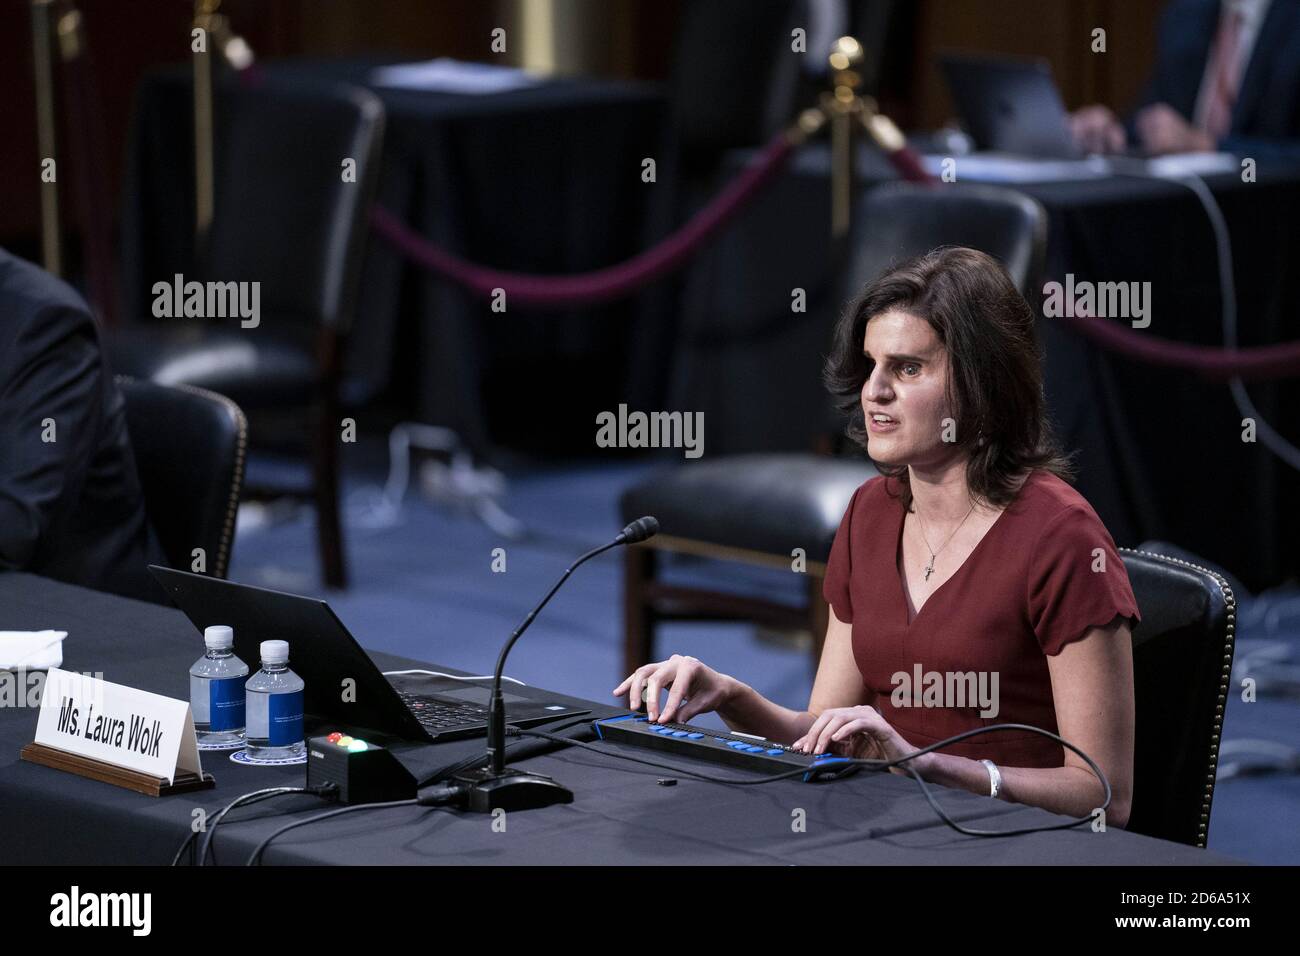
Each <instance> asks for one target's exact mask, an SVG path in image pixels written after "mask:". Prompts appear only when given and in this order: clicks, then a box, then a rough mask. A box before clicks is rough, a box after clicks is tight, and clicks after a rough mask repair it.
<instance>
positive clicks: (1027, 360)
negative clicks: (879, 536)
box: [823, 246, 1073, 510]
mask: <svg viewBox="0 0 1300 956" xmlns="http://www.w3.org/2000/svg"><path fill="white" fill-rule="evenodd" d="M894 310H897V311H900V312H906V313H908V314H909V315H914V316H916V317H917V318H920V319H924V320H925V321H926V322H928V323H930V327H931V328H933V329H934V331H935V334H936V335H937V336H938V337H939V341H940V342H942V343H943V346H944V348H945V349H946V350H947V352H948V367H949V378H948V383H947V397H948V402H949V405H950V407H951V408H952V409H953V415H954V417H955V419H956V422H957V442H956V445H957V447H959V448H965V449H966V450H967V451H968V452H969V454H970V458H969V461H968V463H967V466H966V483H967V486H968V487H969V488H970V490H971V492H972V493H973V494H975V495H978V496H979V497H981V498H983V499H984V500H985V501H988V502H991V503H993V504H997V505H1006V504H1009V503H1010V502H1011V500H1012V499H1014V498H1015V496H1016V492H1017V491H1018V490H1019V488H1020V484H1021V479H1022V478H1023V477H1024V476H1025V475H1027V473H1028V472H1029V471H1032V470H1033V469H1037V468H1042V469H1045V470H1047V471H1050V472H1052V473H1053V474H1055V475H1057V476H1059V477H1060V478H1063V479H1065V480H1067V481H1069V480H1071V479H1072V478H1073V467H1072V465H1071V463H1070V461H1069V459H1068V458H1067V457H1066V456H1065V455H1063V454H1062V452H1061V450H1060V447H1059V446H1058V445H1057V442H1056V439H1055V436H1054V435H1053V433H1052V428H1051V423H1050V422H1049V421H1048V418H1047V407H1046V402H1045V400H1044V398H1043V369H1042V359H1041V353H1040V350H1039V346H1038V340H1037V337H1036V335H1035V330H1034V313H1033V310H1032V309H1030V307H1029V303H1027V302H1026V301H1025V300H1024V297H1023V296H1021V295H1020V293H1019V292H1018V291H1017V290H1016V287H1015V285H1014V283H1012V281H1011V277H1010V276H1008V275H1007V272H1006V269H1004V268H1003V267H1002V264H1001V263H999V262H998V261H997V260H996V259H994V258H993V257H992V256H989V255H986V254H985V253H983V252H979V251H977V250H975V249H966V248H961V247H953V246H945V247H941V248H938V249H934V250H932V251H930V252H928V253H926V254H924V255H921V256H917V257H916V258H914V259H909V260H907V261H906V262H902V263H900V264H898V265H896V266H894V267H893V268H891V269H889V270H888V271H886V272H885V273H884V274H883V275H881V276H880V278H878V279H876V280H875V281H874V282H872V283H871V284H870V285H868V286H867V287H866V288H865V289H864V290H863V291H862V292H861V293H860V294H859V295H858V296H857V297H856V298H855V299H854V300H853V301H852V302H851V303H850V304H849V306H848V307H847V308H846V309H845V311H844V314H843V315H842V316H841V317H840V320H839V322H838V324H837V325H836V328H835V338H834V344H833V346H832V351H831V354H830V356H829V357H828V358H827V360H826V368H825V372H824V376H823V377H824V379H825V382H826V387H827V388H828V389H829V390H830V391H831V393H832V394H834V395H835V396H836V404H837V405H838V406H839V408H840V409H841V410H842V411H844V412H846V413H847V414H848V416H849V421H848V427H847V429H846V434H847V435H848V437H849V438H850V439H852V440H853V441H854V442H856V443H857V444H859V445H861V446H862V447H863V448H864V449H865V448H866V447H867V430H866V420H865V419H866V416H865V413H864V412H863V410H862V395H861V393H862V386H863V385H864V384H865V383H866V380H867V375H868V371H867V359H866V356H865V355H864V354H863V344H864V340H865V336H866V331H867V322H869V321H870V320H871V319H873V318H874V317H876V316H878V315H883V314H884V313H886V312H890V311H894ZM877 468H878V469H879V471H880V473H881V474H883V475H886V476H887V477H890V478H893V479H895V480H897V481H898V482H899V484H900V496H901V498H902V502H903V506H904V507H905V508H907V509H908V510H911V507H912V490H911V487H910V486H909V484H908V471H907V466H906V465H898V466H882V465H877Z"/></svg>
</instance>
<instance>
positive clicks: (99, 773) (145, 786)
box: [20, 743, 217, 797]
mask: <svg viewBox="0 0 1300 956" xmlns="http://www.w3.org/2000/svg"><path fill="white" fill-rule="evenodd" d="M20 756H21V757H22V759H23V760H27V761H30V762H31V763H38V764H40V765H41V766H43V767H53V768H54V769H55V770H66V771H67V772H68V773H75V774H77V775H78V776H80V777H89V778H90V779H91V780H99V781H101V782H103V783H111V784H112V785H113V786H115V787H124V788H126V789H127V790H134V791H135V792H136V793H143V794H144V795H145V796H148V797H166V796H170V795H171V794H174V793H189V792H190V791H192V790H211V789H212V788H213V787H215V786H216V785H217V782H216V779H215V778H214V777H213V776H212V774H210V773H204V774H198V773H195V772H194V771H192V770H177V771H176V779H175V782H174V783H168V782H167V778H166V777H155V776H153V775H152V774H147V773H141V772H140V771H139V770H128V769H127V768H125V767H118V766H116V765H114V764H111V763H106V762H104V761H103V760H96V759H94V758H93V757H83V756H81V755H80V754H74V753H69V752H68V751H66V750H59V749H58V748H57V747H49V746H46V745H45V744H38V743H30V744H27V745H26V746H25V747H23V749H22V752H21V754H20Z"/></svg>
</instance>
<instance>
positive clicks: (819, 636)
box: [808, 575, 831, 674]
mask: <svg viewBox="0 0 1300 956" xmlns="http://www.w3.org/2000/svg"><path fill="white" fill-rule="evenodd" d="M830 623H831V609H830V605H828V604H827V603H826V599H825V598H824V597H822V578H820V577H815V576H813V575H809V576H808V627H809V629H810V630H811V631H812V665H813V673H814V674H816V673H817V668H818V667H820V666H821V662H822V646H823V645H824V644H825V643H826V628H828V627H829V626H830Z"/></svg>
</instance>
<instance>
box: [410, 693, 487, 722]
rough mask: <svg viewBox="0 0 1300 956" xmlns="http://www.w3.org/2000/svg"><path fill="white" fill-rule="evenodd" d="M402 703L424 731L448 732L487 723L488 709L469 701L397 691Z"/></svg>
mask: <svg viewBox="0 0 1300 956" xmlns="http://www.w3.org/2000/svg"><path fill="white" fill-rule="evenodd" d="M398 695H399V696H400V697H401V698H402V701H403V702H404V703H405V704H406V706H407V707H408V708H410V711H411V713H413V714H414V715H415V719H416V720H418V721H419V722H420V726H422V727H424V728H425V729H426V730H432V731H439V730H449V729H451V728H453V727H463V726H465V725H466V724H484V723H487V719H488V709H487V708H486V707H484V706H483V705H482V704H474V703H470V702H469V701H448V700H442V699H441V698H436V697H426V696H424V695H422V694H408V693H403V692H401V691H398Z"/></svg>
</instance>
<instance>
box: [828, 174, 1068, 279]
mask: <svg viewBox="0 0 1300 956" xmlns="http://www.w3.org/2000/svg"><path fill="white" fill-rule="evenodd" d="M853 221H854V223H855V224H856V225H855V228H858V229H860V230H861V232H860V235H861V236H862V238H861V240H860V241H859V242H858V243H856V245H855V248H854V250H853V252H852V253H851V254H850V260H849V269H848V273H847V274H848V277H849V281H850V282H851V283H852V284H853V287H852V288H851V289H850V290H848V294H847V295H846V296H845V298H851V297H852V296H853V295H855V294H856V293H857V292H859V291H861V289H862V287H863V286H864V285H866V284H867V283H869V282H871V281H873V280H874V279H875V278H876V277H877V276H879V275H880V274H881V273H882V272H884V271H885V270H886V269H887V268H889V267H890V266H891V265H893V264H895V263H897V262H901V261H902V260H903V259H908V258H911V257H912V256H917V255H921V254H922V253H925V252H929V251H930V250H931V249H933V248H935V247H936V246H968V247H970V248H971V249H978V250H980V251H981V252H985V253H988V254H989V255H990V256H992V257H993V258H995V259H997V260H999V261H1000V262H1001V263H1002V264H1003V265H1004V266H1006V269H1007V272H1008V273H1009V274H1010V275H1011V281H1012V282H1014V283H1015V284H1016V288H1018V289H1019V290H1020V294H1021V295H1023V296H1025V297H1026V298H1030V299H1031V301H1032V298H1031V296H1032V295H1033V294H1034V291H1035V289H1036V288H1037V287H1038V286H1039V284H1040V283H1041V281H1042V275H1043V263H1044V259H1045V257H1046V254H1047V212H1046V211H1045V210H1044V209H1043V207H1042V205H1041V204H1039V202H1038V201H1037V200H1036V199H1033V198H1031V197H1029V196H1026V195H1025V194H1024V193H1021V192H1016V191H1015V190H1014V189H1006V188H1004V187H1001V186H986V185H983V184H979V183H945V184H944V185H942V186H925V185H921V184H919V183H904V182H895V183H886V184H884V185H882V186H878V187H876V188H875V189H873V190H871V191H870V192H869V193H867V194H866V196H865V197H863V199H862V200H861V201H860V203H859V206H858V208H857V209H856V210H855V212H854V220H853Z"/></svg>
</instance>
